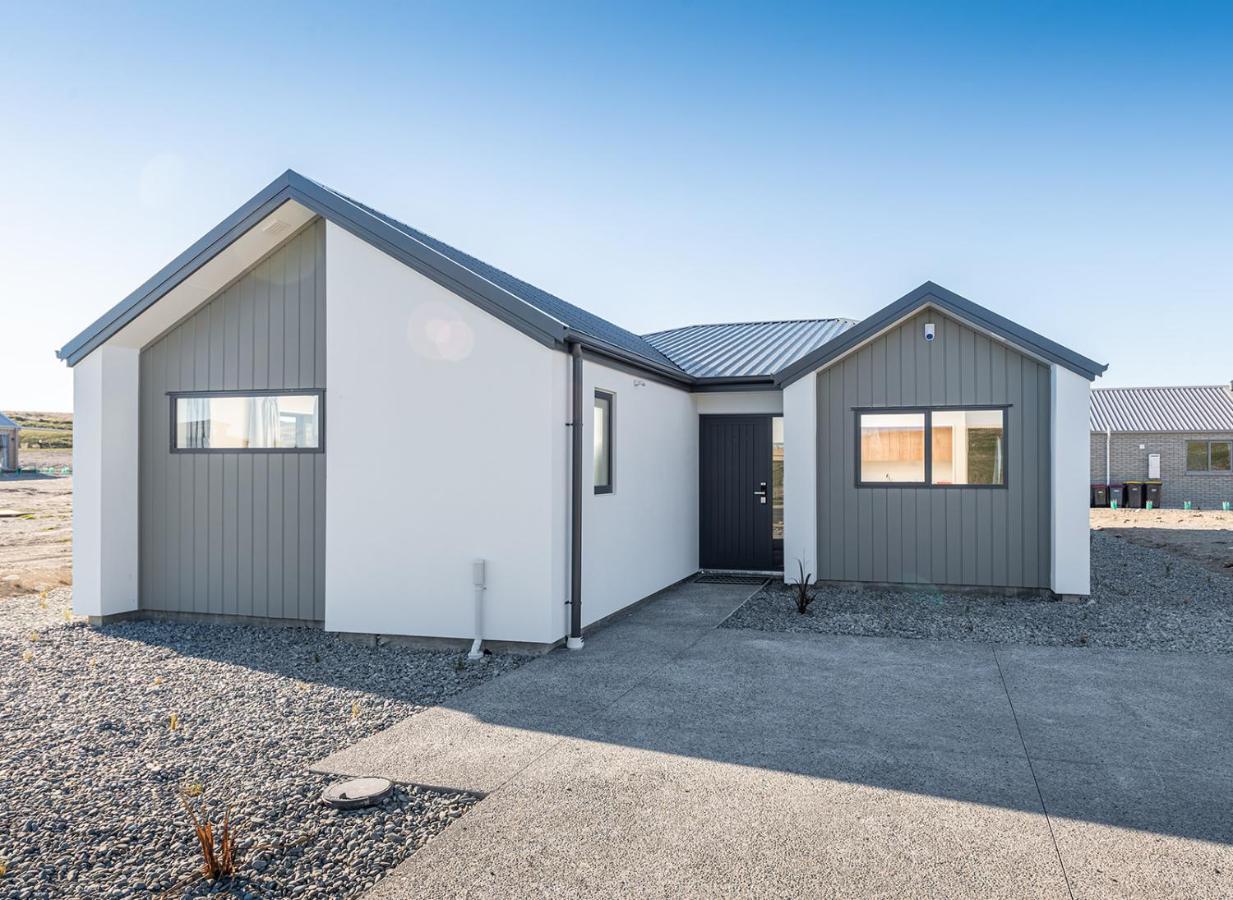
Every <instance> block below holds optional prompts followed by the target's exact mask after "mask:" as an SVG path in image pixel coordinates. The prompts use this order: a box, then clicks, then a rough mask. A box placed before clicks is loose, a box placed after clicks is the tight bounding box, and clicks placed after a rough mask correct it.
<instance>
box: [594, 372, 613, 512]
mask: <svg viewBox="0 0 1233 900" xmlns="http://www.w3.org/2000/svg"><path fill="white" fill-rule="evenodd" d="M612 401H613V396H612V394H610V393H608V392H607V391H596V392H595V493H597V494H611V493H612V405H613V404H612Z"/></svg>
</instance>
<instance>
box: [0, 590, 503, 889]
mask: <svg viewBox="0 0 1233 900" xmlns="http://www.w3.org/2000/svg"><path fill="white" fill-rule="evenodd" d="M69 603H70V594H69V591H68V589H61V590H57V591H54V592H52V593H51V594H50V595H48V596H47V597H45V598H42V599H40V598H39V597H37V596H30V597H19V598H10V599H3V600H0V710H2V711H3V714H2V715H0V785H2V789H0V865H3V867H4V869H5V874H4V875H2V876H0V897H8V896H13V897H28V898H39V900H41V898H51V897H126V898H127V897H150V896H162V895H165V896H168V897H200V896H207V895H208V896H228V897H245V896H248V897H263V898H264V897H285V896H297V897H304V898H313V900H315V898H326V897H354V896H357V895H358V894H360V893H362V892H363V891H364V890H365V889H366V888H367V887H368V886H371V885H372V884H374V883H375V882H376V880H378V879H379V878H380V877H382V876H383V875H384V874H385V873H387V872H388V871H389V870H390V869H392V868H393V867H394V866H397V865H398V864H399V863H400V862H402V861H403V860H405V859H406V858H407V857H408V856H410V855H411V854H412V853H414V852H415V850H416V849H418V848H419V847H421V846H423V844H424V843H425V842H426V841H428V840H430V839H431V838H432V837H433V836H434V835H436V834H438V833H440V832H441V831H442V830H443V829H444V828H446V827H447V826H448V825H449V824H450V823H452V822H454V821H456V819H457V817H459V816H461V815H463V814H464V813H465V812H466V811H467V810H468V809H470V808H471V806H472V805H473V804H474V803H475V802H476V799H475V798H474V797H472V796H470V795H467V794H462V793H450V792H443V791H431V790H426V789H423V788H418V787H403V786H396V787H395V788H394V790H393V791H392V792H391V794H390V795H389V796H388V797H387V798H386V799H384V800H382V801H381V802H380V803H378V804H376V805H374V806H371V807H368V808H365V809H358V810H337V809H331V808H329V807H327V806H324V805H323V804H322V803H321V794H322V792H323V791H324V790H325V788H326V787H327V786H328V785H329V784H331V783H333V782H334V781H336V779H335V778H333V777H330V776H324V775H317V774H314V773H311V772H309V771H308V766H309V765H311V764H312V763H313V762H314V761H316V760H318V759H320V758H322V757H324V756H328V755H329V754H331V753H334V752H336V751H338V750H341V749H342V748H344V747H346V746H348V745H350V744H352V743H354V742H355V741H357V740H359V739H361V738H364V737H366V736H368V735H370V734H373V733H374V732H377V731H380V730H381V729H383V728H387V727H389V726H390V725H393V724H394V723H396V722H398V721H400V720H402V719H405V718H407V717H408V716H411V715H414V714H415V713H416V712H419V711H420V710H422V709H424V708H425V707H427V706H430V705H433V704H438V703H441V702H442V701H443V700H445V699H446V698H447V697H449V696H451V695H453V694H456V693H458V692H459V691H462V690H465V689H467V688H469V687H473V686H475V685H478V684H480V683H482V682H484V681H486V680H488V679H490V678H492V677H494V676H496V675H499V674H500V673H502V672H505V671H509V670H510V669H512V668H514V667H515V666H517V665H519V664H520V663H521V662H522V661H523V658H522V657H517V656H511V655H500V654H498V655H492V656H486V657H484V659H483V660H477V661H475V662H470V661H468V660H467V659H466V653H465V651H462V652H457V653H455V652H447V651H428V650H421V649H415V648H410V647H404V646H399V645H398V644H383V645H381V646H366V645H361V644H357V643H355V642H353V641H350V640H347V639H345V638H342V637H340V636H338V635H332V634H327V633H324V632H321V631H318V630H314V629H307V628H304V629H299V628H275V627H264V626H256V625H222V624H219V625H216V624H202V623H188V622H155V621H133V622H122V623H117V624H115V625H108V626H104V627H101V628H90V627H86V626H85V625H84V624H83V623H81V622H80V621H73V622H66V621H65V617H64V610H65V609H66V607H68V606H69ZM173 714H174V715H175V727H174V728H173V727H172V715H173ZM184 793H188V794H194V795H196V796H194V797H193V798H192V799H191V800H190V802H191V803H193V804H202V805H204V807H205V808H206V809H207V810H208V811H209V813H210V817H211V819H213V821H214V822H215V827H216V830H217V829H218V828H219V827H220V826H221V821H222V818H223V816H224V814H225V813H226V812H227V811H228V810H230V813H231V817H232V822H233V824H234V826H235V829H236V835H237V845H238V849H239V860H240V864H239V871H238V874H237V875H236V876H235V877H233V878H230V879H226V880H225V881H223V882H220V883H218V884H213V883H211V882H209V881H206V880H205V879H203V878H201V877H200V875H199V866H200V861H199V852H198V850H197V847H196V839H195V837H194V835H193V831H192V828H191V825H190V824H189V820H188V816H187V814H186V813H185V811H184V809H183V808H182V807H181V804H180V797H181V796H182V794H184Z"/></svg>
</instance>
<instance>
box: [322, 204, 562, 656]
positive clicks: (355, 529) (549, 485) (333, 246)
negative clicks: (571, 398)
mask: <svg viewBox="0 0 1233 900" xmlns="http://www.w3.org/2000/svg"><path fill="white" fill-rule="evenodd" d="M326 291H327V293H326V297H327V300H326V308H327V313H326V315H327V330H326V334H327V337H326V371H327V379H328V381H327V383H328V388H327V390H326V429H327V436H326V453H327V457H328V463H327V464H328V467H329V471H328V476H327V479H326V564H325V577H326V587H325V590H326V600H325V627H326V628H327V629H329V630H333V631H353V632H370V633H381V634H411V635H424V636H438V637H469V636H471V631H472V614H473V613H472V610H473V606H472V603H473V601H472V597H473V592H472V586H471V564H472V561H473V560H474V559H476V558H483V559H486V560H487V561H488V591H487V594H486V598H485V617H486V634H485V636H486V637H488V638H495V639H502V640H515V641H534V642H551V641H555V640H557V639H559V638H561V637H562V636H563V634H564V631H563V627H562V622H563V618H562V612H561V608H560V606H561V604H562V603H563V595H562V593H561V591H562V589H563V588H562V584H561V581H562V579H561V572H560V569H559V566H560V560H561V554H562V552H563V550H562V548H563V547H564V546H565V543H564V542H565V540H566V535H565V533H564V531H563V521H564V515H563V511H562V509H561V508H560V503H561V496H560V490H559V486H560V484H561V475H560V473H561V472H562V471H563V470H564V469H565V468H566V466H565V460H564V457H563V453H564V449H565V443H564V439H563V434H564V432H565V431H566V429H565V420H564V418H563V410H564V406H563V396H562V394H563V391H564V386H563V381H562V377H563V376H562V370H561V367H562V366H563V365H564V357H563V355H562V354H561V353H559V352H554V351H552V350H549V349H548V348H547V347H544V346H543V345H541V344H539V343H536V342H535V341H533V340H532V339H530V338H528V337H526V336H525V335H523V334H522V333H521V332H519V331H517V330H515V329H514V328H511V327H510V326H508V325H506V324H504V323H502V322H500V321H498V320H497V319H496V318H494V317H492V316H490V315H488V314H487V313H485V312H483V311H482V310H480V309H479V308H478V307H476V306H474V305H473V304H471V303H469V302H467V301H465V300H463V299H461V298H460V297H457V296H455V295H454V294H452V293H450V292H449V291H447V290H445V289H444V288H442V287H440V286H439V285H437V284H436V283H435V282H433V281H431V280H429V279H427V278H425V277H424V276H422V275H420V274H419V273H417V272H415V271H414V270H412V269H410V268H408V267H407V266H405V265H403V264H402V263H400V262H398V261H397V260H395V259H393V258H392V257H389V256H387V255H386V254H384V253H382V252H381V251H379V250H377V249H376V248H374V247H372V246H371V245H369V244H367V243H365V242H363V241H361V240H359V239H357V238H355V237H353V236H352V235H350V234H349V233H347V232H346V231H344V230H342V229H340V228H338V227H337V226H335V225H333V224H328V225H327V230H326Z"/></svg>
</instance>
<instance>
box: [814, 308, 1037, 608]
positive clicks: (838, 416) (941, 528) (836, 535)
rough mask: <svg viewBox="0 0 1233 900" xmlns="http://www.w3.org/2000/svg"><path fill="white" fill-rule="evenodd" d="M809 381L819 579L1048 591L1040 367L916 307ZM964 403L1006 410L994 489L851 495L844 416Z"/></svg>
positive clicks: (851, 457)
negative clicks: (930, 332) (814, 417)
mask: <svg viewBox="0 0 1233 900" xmlns="http://www.w3.org/2000/svg"><path fill="white" fill-rule="evenodd" d="M926 322H933V323H934V325H935V326H936V328H937V333H936V338H935V339H934V341H932V342H931V343H927V342H926V341H925V340H924V337H923V334H924V327H923V326H924V324H925V323H926ZM816 377H817V379H818V392H817V404H818V487H817V490H818V577H819V578H820V579H821V580H830V581H876V582H890V583H901V584H924V585H931V584H938V585H974V586H987V587H1010V588H1047V587H1048V586H1049V581H1050V556H1049V527H1050V518H1049V489H1050V477H1049V431H1050V429H1049V368H1048V366H1046V365H1042V364H1041V363H1039V362H1037V361H1036V360H1034V359H1031V358H1030V357H1027V356H1024V355H1023V354H1021V353H1019V352H1018V351H1016V350H1014V349H1012V348H1010V347H1009V346H1007V345H1006V344H1003V343H1002V342H1000V341H996V340H992V339H990V338H988V337H986V336H985V335H983V334H981V333H980V332H978V331H976V330H974V329H972V328H969V327H968V326H967V325H965V324H963V323H962V322H960V321H958V320H956V319H953V318H951V317H949V316H946V315H943V314H942V313H940V312H937V311H935V310H925V311H922V312H919V313H917V314H915V315H913V316H912V317H911V318H910V319H908V320H906V321H905V322H903V323H901V324H900V325H898V326H896V327H895V328H892V329H891V330H889V331H888V332H886V333H885V334H883V335H881V336H880V337H878V338H877V339H875V340H873V341H871V342H870V343H868V344H866V345H865V346H864V347H862V348H861V349H860V350H858V351H856V352H854V353H852V354H850V355H848V356H847V357H845V358H843V359H841V360H839V361H838V362H836V363H834V364H833V365H832V366H830V367H829V368H827V369H824V370H823V371H821V372H819V373H818V375H817V376H816ZM965 404H966V405H1002V404H1005V405H1007V406H1008V407H1009V408H1008V411H1007V422H1006V427H1007V456H1008V460H1007V473H1008V477H1007V482H1008V484H1007V489H1006V490H993V489H988V488H971V489H964V488H961V487H952V488H943V489H932V488H912V487H862V488H858V487H856V449H855V448H856V446H857V438H856V420H855V415H854V413H853V410H854V409H855V408H857V407H865V406H874V407H881V406H885V407H896V406H962V405H965Z"/></svg>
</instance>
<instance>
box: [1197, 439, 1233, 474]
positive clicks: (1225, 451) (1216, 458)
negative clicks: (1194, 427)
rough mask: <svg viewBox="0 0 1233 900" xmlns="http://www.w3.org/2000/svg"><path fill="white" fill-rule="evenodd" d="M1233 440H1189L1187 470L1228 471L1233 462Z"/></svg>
mask: <svg viewBox="0 0 1233 900" xmlns="http://www.w3.org/2000/svg"><path fill="white" fill-rule="evenodd" d="M1230 451H1233V442H1230V441H1187V442H1186V471H1187V472H1228V471H1230V465H1231V464H1233V452H1230Z"/></svg>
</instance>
